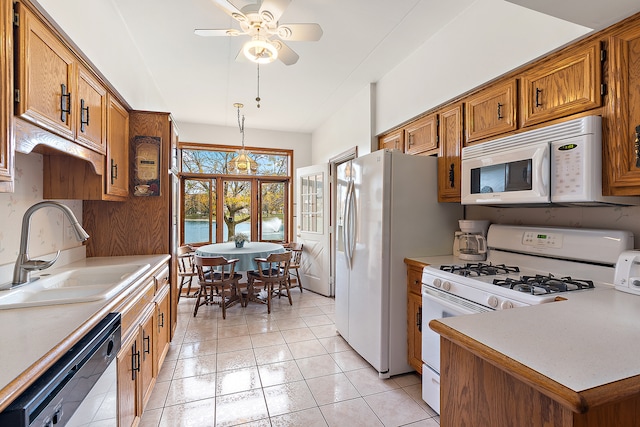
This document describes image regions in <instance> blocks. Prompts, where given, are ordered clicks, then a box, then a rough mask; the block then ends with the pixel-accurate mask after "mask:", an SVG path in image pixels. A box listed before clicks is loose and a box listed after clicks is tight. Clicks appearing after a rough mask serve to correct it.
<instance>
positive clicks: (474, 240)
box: [453, 219, 489, 261]
mask: <svg viewBox="0 0 640 427" xmlns="http://www.w3.org/2000/svg"><path fill="white" fill-rule="evenodd" d="M458 224H459V226H460V231H456V234H455V239H454V241H453V254H454V255H457V256H458V258H460V259H462V260H466V261H484V260H485V259H486V258H487V240H486V236H487V230H488V229H489V221H485V220H463V219H461V220H460V221H458Z"/></svg>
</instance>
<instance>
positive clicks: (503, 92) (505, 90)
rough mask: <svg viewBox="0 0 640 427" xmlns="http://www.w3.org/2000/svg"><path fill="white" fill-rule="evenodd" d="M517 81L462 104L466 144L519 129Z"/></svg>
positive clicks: (488, 89) (474, 96)
mask: <svg viewBox="0 0 640 427" xmlns="http://www.w3.org/2000/svg"><path fill="white" fill-rule="evenodd" d="M517 87H518V85H517V80H515V79H513V80H509V81H507V82H504V83H500V84H496V85H493V86H490V87H488V88H487V89H484V90H482V91H481V92H479V93H477V94H475V95H473V96H471V97H469V98H468V99H467V100H466V101H465V123H464V124H465V133H466V139H465V143H468V142H471V141H477V140H479V139H482V138H487V137H490V136H495V135H498V134H500V133H503V132H509V131H512V130H515V129H516V128H517V127H518V122H517V111H518V108H517V106H518V98H517V96H518V90H517Z"/></svg>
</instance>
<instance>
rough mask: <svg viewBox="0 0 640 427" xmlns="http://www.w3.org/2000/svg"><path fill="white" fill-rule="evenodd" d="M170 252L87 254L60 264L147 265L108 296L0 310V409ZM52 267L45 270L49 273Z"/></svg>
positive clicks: (126, 295) (122, 299)
mask: <svg viewBox="0 0 640 427" xmlns="http://www.w3.org/2000/svg"><path fill="white" fill-rule="evenodd" d="M169 258H170V256H169V255H135V256H120V257H98V258H86V259H83V260H81V261H77V262H74V263H71V264H67V265H65V266H64V268H70V267H73V268H82V267H93V266H111V265H113V266H115V265H122V264H149V267H148V268H147V269H146V270H144V271H142V272H141V273H140V275H139V276H138V277H136V278H134V279H133V280H132V281H131V283H130V284H129V285H128V286H127V287H126V288H124V289H123V290H122V291H121V292H120V293H119V294H118V295H116V296H115V297H113V298H111V299H109V300H100V301H92V302H83V303H75V304H60V305H49V306H40V307H30V308H15V309H4V310H0V325H2V327H1V328H0V342H1V343H2V345H1V350H0V367H1V368H0V411H1V410H2V409H4V408H5V407H6V406H8V405H9V404H10V403H11V402H12V401H13V399H15V398H16V397H17V396H18V395H19V394H20V393H21V392H22V391H23V390H24V389H26V388H27V387H28V386H29V385H30V384H31V383H32V382H33V381H34V380H35V379H36V378H37V377H38V376H39V375H40V374H41V373H42V372H44V371H45V370H46V369H47V368H48V367H50V366H51V365H52V364H53V363H54V362H55V361H56V360H58V359H59V358H60V357H61V356H62V355H63V354H64V353H65V352H66V351H67V350H69V348H71V347H72V346H73V345H74V344H75V343H76V342H77V341H78V340H79V339H80V338H82V336H83V335H84V334H85V333H87V332H88V331H89V330H91V328H93V326H95V325H96V324H97V323H98V322H99V321H100V320H102V319H103V318H104V317H105V316H106V315H107V314H108V313H110V312H112V311H114V310H116V309H117V307H118V306H119V305H120V304H121V303H122V302H123V301H125V300H126V299H127V298H129V297H130V296H131V295H132V294H133V293H135V292H136V291H137V289H138V286H139V285H140V284H141V283H143V282H144V281H146V280H148V277H149V274H151V272H153V271H154V270H155V269H156V268H157V267H158V266H160V265H161V264H162V263H165V262H166V261H167V260H169ZM54 270H55V269H52V270H50V272H54Z"/></svg>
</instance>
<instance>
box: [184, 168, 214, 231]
mask: <svg viewBox="0 0 640 427" xmlns="http://www.w3.org/2000/svg"><path fill="white" fill-rule="evenodd" d="M212 188H214V189H215V186H212V182H211V180H199V179H185V180H184V197H183V200H184V224H183V229H184V243H208V242H211V237H212V236H215V209H213V219H211V221H212V222H210V218H211V215H212V209H211V207H212V206H215V192H212V191H211V189H212ZM212 225H213V227H212ZM212 229H213V230H212Z"/></svg>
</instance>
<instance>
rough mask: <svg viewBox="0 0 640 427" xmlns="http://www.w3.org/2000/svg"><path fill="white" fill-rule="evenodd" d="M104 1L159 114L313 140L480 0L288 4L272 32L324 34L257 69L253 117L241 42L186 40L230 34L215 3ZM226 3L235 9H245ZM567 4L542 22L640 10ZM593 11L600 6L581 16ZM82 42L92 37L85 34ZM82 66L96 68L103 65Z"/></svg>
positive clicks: (251, 78)
mask: <svg viewBox="0 0 640 427" xmlns="http://www.w3.org/2000/svg"><path fill="white" fill-rule="evenodd" d="M110 1H111V2H112V3H113V6H114V7H115V8H116V10H117V13H118V14H119V16H120V18H121V19H122V22H121V23H118V25H117V26H115V25H114V27H116V28H117V27H120V28H121V27H122V26H123V25H124V27H125V28H126V30H127V31H128V32H129V37H130V40H132V41H131V42H130V43H132V44H133V45H134V47H135V48H136V50H137V52H138V53H139V55H140V57H141V61H142V63H143V64H144V68H146V70H145V71H144V72H146V73H148V75H149V79H150V80H151V81H152V86H154V87H155V88H157V91H158V93H159V94H160V97H161V99H162V103H164V104H165V105H164V108H166V111H170V112H171V113H172V114H173V116H174V117H175V119H176V120H178V121H179V122H192V123H205V124H215V125H221V126H237V117H236V110H235V108H234V107H233V104H234V103H235V102H241V103H243V104H245V107H244V108H243V110H242V113H243V114H244V115H245V116H246V125H247V128H260V129H273V130H282V131H295V132H313V131H314V130H315V129H317V128H318V127H319V126H320V125H321V124H322V123H323V122H324V121H325V120H326V119H327V118H328V117H329V116H330V115H331V114H332V113H333V112H335V111H336V110H338V109H339V108H340V107H341V106H342V105H344V104H345V103H346V102H347V101H348V100H349V99H350V98H352V97H353V96H354V94H356V93H357V92H358V91H360V90H362V89H363V88H365V87H366V86H367V85H368V84H369V83H370V82H376V81H377V80H379V79H380V78H381V77H382V76H384V75H385V74H386V73H387V72H388V71H390V70H391V69H392V68H393V67H395V66H396V65H397V64H398V63H400V62H401V61H402V60H403V59H404V58H406V57H407V56H409V55H410V54H411V53H412V52H413V51H415V50H416V49H417V48H418V47H419V46H420V45H422V44H423V43H424V42H425V41H426V40H428V39H429V38H430V37H432V36H433V35H434V34H435V33H436V32H438V31H439V30H440V29H441V28H443V27H444V26H446V25H447V24H448V23H449V22H451V21H452V20H453V19H455V17H456V16H457V15H458V14H460V13H461V12H462V11H464V9H465V8H467V7H469V5H471V4H472V3H474V2H476V1H486V0H447V1H436V0H393V1H391V0H386V1H385V0H292V1H291V4H290V5H289V6H288V7H287V9H286V10H285V12H284V14H283V15H282V17H281V19H280V23H306V22H316V23H318V24H320V25H321V27H322V28H323V31H324V35H323V37H322V38H321V39H320V41H317V42H287V44H288V45H289V47H291V48H292V49H293V50H294V51H296V52H297V53H298V54H299V55H300V60H299V61H298V62H297V63H296V64H294V65H291V66H286V65H284V64H283V63H281V62H279V61H276V62H275V63H272V64H267V65H263V66H261V67H260V97H261V98H262V101H261V108H260V109H258V108H257V107H256V102H255V98H256V95H257V68H256V65H255V64H253V63H251V62H248V61H243V62H238V61H236V60H235V58H236V55H237V53H238V51H239V50H240V48H241V45H242V44H243V43H244V42H245V41H246V40H248V38H247V37H246V36H242V37H199V36H196V35H195V34H194V33H193V30H194V29H196V28H239V25H238V23H237V22H236V21H235V20H233V19H232V18H230V17H229V16H228V15H227V14H225V13H224V12H223V11H222V10H221V9H220V8H219V7H217V6H216V5H215V4H214V1H212V0H110ZM231 1H232V3H234V4H235V5H236V7H238V8H241V7H242V6H244V5H245V4H247V3H249V2H251V1H247V0H231ZM494 1H496V0H494ZM508 1H510V2H513V3H518V4H520V3H531V5H527V4H525V6H527V7H531V8H534V7H535V6H537V5H538V4H539V3H540V1H538V0H508ZM571 2H573V3H574V8H575V12H576V13H575V14H572V13H571V10H567V9H566V7H561V6H562V5H561V3H562V4H564V3H566V2H564V3H563V2H562V1H558V0H553V1H547V0H545V1H544V2H542V3H544V9H545V10H544V11H545V12H546V13H550V14H554V13H556V14H557V16H560V15H561V17H562V18H563V19H566V20H571V19H573V17H574V15H575V17H577V18H576V19H575V21H576V22H577V21H580V22H577V23H581V24H583V25H584V23H590V24H593V27H592V28H595V26H597V25H601V27H603V26H604V25H605V24H609V23H611V22H613V20H617V19H620V18H621V17H624V16H628V15H630V14H631V13H633V12H635V11H637V10H640V5H638V4H631V3H638V2H637V0H608V1H606V2H605V1H598V0H571ZM41 3H42V4H43V5H44V6H45V8H46V7H47V3H48V4H49V5H51V7H53V5H54V4H55V7H56V8H58V9H60V8H65V7H66V8H69V9H71V8H72V5H69V6H66V4H67V2H66V1H65V2H58V1H53V0H42V1H41ZM70 3H71V2H70ZM600 3H602V4H606V7H605V8H602V7H598V8H595V7H594V8H591V7H587V4H593V5H598V4H600ZM83 4H86V5H87V7H89V6H88V5H89V4H87V3H83ZM554 4H555V5H556V7H554ZM555 9H558V10H555ZM57 13H60V10H58V11H57ZM116 16H117V15H116ZM54 18H55V15H54ZM601 27H600V28H601ZM64 29H65V28H64V26H63V30H64ZM82 37H91V32H86V34H83V35H82ZM90 59H91V60H92V61H93V62H94V63H96V64H99V63H101V62H104V61H99V60H96V59H94V58H90ZM127 72H129V70H127ZM130 72H136V71H134V70H132V71H130ZM139 72H143V71H139ZM107 77H108V76H107ZM116 89H117V88H116ZM132 107H133V108H137V109H149V108H150V107H149V106H147V105H142V106H140V105H135V104H134V105H132ZM153 107H156V106H153ZM156 108H157V107H156Z"/></svg>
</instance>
